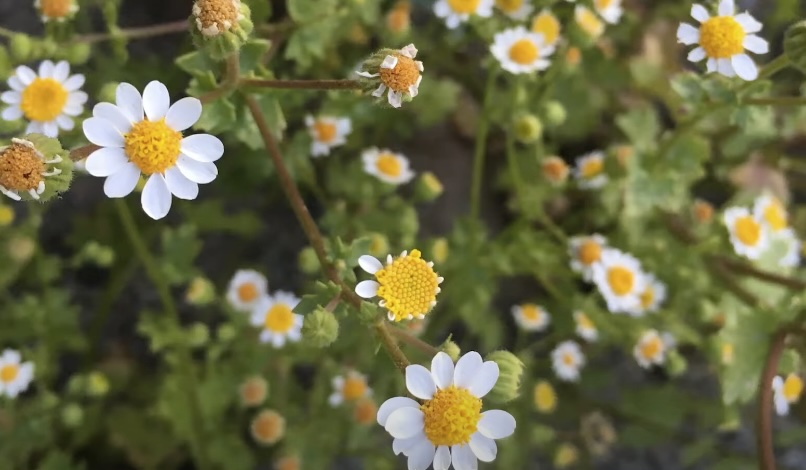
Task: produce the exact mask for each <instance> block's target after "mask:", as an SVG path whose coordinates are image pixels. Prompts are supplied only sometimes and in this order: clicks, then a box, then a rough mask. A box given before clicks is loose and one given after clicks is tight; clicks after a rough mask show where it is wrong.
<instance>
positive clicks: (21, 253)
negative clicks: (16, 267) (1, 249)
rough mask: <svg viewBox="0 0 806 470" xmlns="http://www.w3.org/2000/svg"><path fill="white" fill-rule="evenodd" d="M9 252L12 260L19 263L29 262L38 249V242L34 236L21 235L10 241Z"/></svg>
mask: <svg viewBox="0 0 806 470" xmlns="http://www.w3.org/2000/svg"><path fill="white" fill-rule="evenodd" d="M6 248H7V250H8V251H7V252H8V256H9V257H10V258H11V260H12V261H15V262H17V263H18V264H25V263H27V262H28V261H29V260H30V259H31V257H32V256H33V255H34V252H35V251H36V242H35V241H34V239H33V238H31V237H28V236H25V235H19V236H16V237H13V238H11V239H10V240H9V241H8V246H7V247H6Z"/></svg>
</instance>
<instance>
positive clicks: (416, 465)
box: [378, 351, 515, 470]
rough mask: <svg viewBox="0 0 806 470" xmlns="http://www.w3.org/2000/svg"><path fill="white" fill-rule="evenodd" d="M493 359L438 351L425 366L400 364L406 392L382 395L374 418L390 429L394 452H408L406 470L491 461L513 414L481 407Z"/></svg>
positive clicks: (465, 467) (492, 378)
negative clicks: (454, 356) (456, 358)
mask: <svg viewBox="0 0 806 470" xmlns="http://www.w3.org/2000/svg"><path fill="white" fill-rule="evenodd" d="M498 373H499V372H498V365H497V364H496V363H495V362H493V361H486V362H484V361H483V359H482V358H481V356H480V355H479V353H477V352H475V351H471V352H469V353H467V354H465V355H464V356H462V357H461V358H459V361H458V362H456V364H455V365H454V362H453V361H452V360H451V358H450V357H449V356H448V355H447V354H445V353H443V352H440V353H438V354H437V355H436V356H434V359H433V360H432V361H431V370H430V371H429V370H428V369H426V368H425V367H423V366H421V365H419V364H418V365H411V366H408V367H407V368H406V387H407V388H408V391H409V393H410V394H411V395H413V396H414V397H416V398H417V399H419V400H420V402H417V401H415V400H412V399H411V398H408V397H395V398H390V399H389V400H386V401H385V402H384V403H383V404H382V405H381V407H380V408H379V409H378V424H380V425H381V426H383V427H384V428H385V429H386V431H387V432H388V433H389V434H391V435H392V437H393V438H394V441H393V443H392V448H393V450H394V452H395V454H400V453H402V454H403V455H405V456H406V457H408V468H409V469H410V470H426V469H427V468H428V467H429V466H430V465H431V464H433V466H434V470H448V469H449V468H450V467H451V465H453V468H455V469H456V470H471V469H475V468H477V466H478V461H479V460H481V461H482V462H492V461H493V460H495V457H496V454H497V453H498V447H497V445H496V443H495V440H496V439H503V438H505V437H508V436H510V435H511V434H512V433H513V432H514V431H515V418H513V417H512V415H511V414H509V413H507V412H506V411H501V410H488V411H484V412H482V411H481V409H482V405H483V403H482V399H483V398H484V397H485V395H487V394H488V393H489V392H490V390H492V388H493V386H495V383H496V381H497V380H498Z"/></svg>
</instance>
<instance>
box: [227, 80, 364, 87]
mask: <svg viewBox="0 0 806 470" xmlns="http://www.w3.org/2000/svg"><path fill="white" fill-rule="evenodd" d="M240 85H241V86H244V87H256V88H282V89H294V90H360V89H361V82H359V81H358V80H268V79H261V78H244V79H242V80H241V81H240Z"/></svg>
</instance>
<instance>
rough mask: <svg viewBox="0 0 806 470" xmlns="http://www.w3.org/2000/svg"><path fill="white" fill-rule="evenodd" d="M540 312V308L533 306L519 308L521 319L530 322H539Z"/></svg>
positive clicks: (527, 305)
mask: <svg viewBox="0 0 806 470" xmlns="http://www.w3.org/2000/svg"><path fill="white" fill-rule="evenodd" d="M541 314H542V312H541V311H540V307H538V306H537V305H534V304H526V305H522V306H521V315H523V318H525V319H527V320H530V321H537V320H540V317H541Z"/></svg>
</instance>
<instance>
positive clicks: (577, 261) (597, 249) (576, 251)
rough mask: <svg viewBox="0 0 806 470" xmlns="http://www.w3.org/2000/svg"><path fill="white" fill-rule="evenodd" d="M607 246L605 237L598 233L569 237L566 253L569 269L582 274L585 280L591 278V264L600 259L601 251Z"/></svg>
mask: <svg viewBox="0 0 806 470" xmlns="http://www.w3.org/2000/svg"><path fill="white" fill-rule="evenodd" d="M605 248H607V239H606V238H605V237H603V236H601V235H599V234H598V233H594V234H593V235H590V236H576V237H571V240H569V242H568V255H569V256H570V257H571V269H573V270H574V271H575V272H578V273H580V274H582V278H583V279H585V280H586V281H589V282H590V281H591V280H592V279H593V266H594V265H595V264H596V263H598V262H599V261H601V259H602V251H604V249H605Z"/></svg>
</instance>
